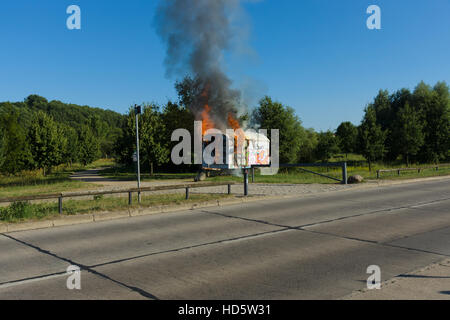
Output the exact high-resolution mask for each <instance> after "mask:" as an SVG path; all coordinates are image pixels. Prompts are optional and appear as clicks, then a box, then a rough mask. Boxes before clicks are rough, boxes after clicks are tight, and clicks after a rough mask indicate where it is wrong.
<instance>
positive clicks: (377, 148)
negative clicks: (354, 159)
mask: <svg viewBox="0 0 450 320" xmlns="http://www.w3.org/2000/svg"><path fill="white" fill-rule="evenodd" d="M358 139H359V152H360V153H361V154H362V155H363V156H364V158H366V160H367V161H368V162H369V171H372V162H373V161H376V160H380V159H382V158H383V156H384V154H385V152H386V149H385V146H384V142H385V140H386V132H385V131H383V130H382V129H381V126H380V125H379V124H377V118H376V113H375V109H374V107H373V106H372V105H369V106H368V107H367V108H366V109H365V115H364V119H363V121H362V123H361V125H360V127H359V130H358Z"/></svg>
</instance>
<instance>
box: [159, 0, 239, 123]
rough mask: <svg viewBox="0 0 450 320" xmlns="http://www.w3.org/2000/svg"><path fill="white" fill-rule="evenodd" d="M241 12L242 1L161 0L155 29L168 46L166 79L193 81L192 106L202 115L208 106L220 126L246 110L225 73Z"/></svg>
mask: <svg viewBox="0 0 450 320" xmlns="http://www.w3.org/2000/svg"><path fill="white" fill-rule="evenodd" d="M240 10H241V6H240V0H161V1H160V4H159V7H158V9H157V13H156V17H155V24H156V31H157V33H158V35H159V36H160V37H161V39H162V40H163V42H164V43H165V45H166V46H167V55H166V60H165V65H166V70H167V75H168V76H174V75H175V76H180V75H181V76H185V75H190V76H191V77H193V78H194V79H195V80H196V81H195V82H196V87H197V92H196V94H195V97H193V99H192V103H191V105H190V106H189V108H190V109H191V111H192V112H193V113H194V115H196V116H197V117H200V115H201V112H202V111H203V110H204V106H205V104H208V105H209V107H210V108H211V112H210V117H211V118H212V120H213V121H214V122H215V123H216V124H217V125H219V126H221V125H222V126H224V125H226V122H227V117H228V115H229V114H232V115H233V116H235V115H236V113H237V111H238V110H240V111H242V108H245V106H243V105H242V103H241V93H240V91H239V90H235V89H232V81H231V80H230V79H229V78H228V77H227V75H226V74H225V73H224V71H223V60H224V53H225V52H226V51H227V50H231V49H232V48H231V47H232V45H231V41H232V39H233V38H235V37H236V36H238V35H236V32H235V29H234V28H233V17H235V16H237V15H239V11H240ZM219 129H222V128H220V127H219Z"/></svg>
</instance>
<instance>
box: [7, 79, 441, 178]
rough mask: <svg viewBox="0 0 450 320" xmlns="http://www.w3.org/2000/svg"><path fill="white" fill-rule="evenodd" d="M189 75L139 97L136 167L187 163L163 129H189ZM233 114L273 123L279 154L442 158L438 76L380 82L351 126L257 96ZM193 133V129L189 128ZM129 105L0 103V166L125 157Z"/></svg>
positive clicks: (129, 149)
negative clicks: (431, 81)
mask: <svg viewBox="0 0 450 320" xmlns="http://www.w3.org/2000/svg"><path fill="white" fill-rule="evenodd" d="M192 83H193V81H192V80H191V79H185V80H184V81H182V82H179V83H177V84H176V89H177V91H178V101H177V102H176V103H174V102H170V101H169V102H168V103H167V104H166V105H164V106H162V107H160V106H158V105H156V104H147V105H145V106H144V108H143V114H142V116H141V118H140V126H139V130H140V132H139V135H140V141H141V145H140V150H141V154H140V155H141V161H142V164H143V169H144V170H148V171H150V172H153V170H154V169H155V167H158V168H160V169H163V170H178V171H179V170H193V169H194V167H191V166H183V167H176V166H174V165H173V164H171V162H170V153H171V150H172V148H173V147H174V145H175V144H176V143H175V142H171V139H170V138H171V134H172V132H173V131H174V130H175V129H178V128H186V129H188V130H189V131H190V132H191V133H193V123H194V116H193V115H192V113H191V112H190V111H189V108H188V106H189V104H190V103H191V100H192V96H193V95H195V92H193V90H195V88H194V87H193V86H192ZM241 122H247V125H248V126H250V127H252V128H254V129H257V128H259V127H260V128H264V129H268V130H269V132H270V129H279V130H280V162H281V163H293V162H314V161H327V160H329V159H330V158H332V157H333V156H334V155H336V154H338V153H345V154H348V153H357V154H361V155H363V156H364V157H365V158H366V159H367V160H368V162H369V166H370V165H371V164H372V163H373V162H374V161H380V160H382V161H385V162H394V161H404V162H405V163H407V164H409V163H411V162H423V163H430V162H442V161H446V160H449V159H450V90H449V87H448V86H447V85H446V84H445V83H443V82H439V83H437V84H436V85H435V86H434V87H430V86H429V85H427V84H425V83H423V82H421V83H420V84H419V85H418V86H417V87H416V88H415V89H414V91H413V92H410V91H409V90H408V89H401V90H398V91H396V92H394V93H392V94H389V92H388V91H386V90H380V92H379V93H378V95H377V96H376V97H375V99H374V101H373V102H372V103H370V104H369V105H368V106H367V107H366V109H365V114H364V117H363V119H362V121H361V124H360V125H359V126H355V125H353V124H352V123H351V122H343V123H341V124H340V125H339V127H338V128H337V129H336V130H335V131H333V132H332V131H326V132H316V131H314V130H313V129H306V128H304V127H303V126H302V122H301V120H300V119H299V117H298V116H297V115H296V114H295V111H294V110H293V109H292V108H290V107H288V106H285V105H283V104H282V103H280V102H277V101H273V100H272V99H271V98H270V97H264V98H263V99H261V101H260V102H259V105H258V106H257V107H256V108H255V109H254V110H253V112H252V113H250V114H247V115H244V116H243V117H242V118H241ZM192 136H193V134H192ZM135 141H136V137H135V117H134V111H133V109H130V110H129V112H128V114H126V115H120V114H118V113H115V112H112V111H105V110H101V109H94V108H89V107H80V106H77V105H68V104H63V103H62V102H59V101H51V102H48V101H47V100H46V99H45V98H42V97H39V96H36V95H32V96H29V97H28V98H27V99H25V101H24V102H19V103H0V172H3V173H10V174H13V173H16V172H19V171H21V170H24V169H35V168H39V169H43V170H44V172H48V170H50V169H51V168H52V167H53V166H56V165H59V164H62V163H72V162H81V163H84V164H87V163H90V162H92V161H93V160H95V159H97V158H99V157H109V156H113V157H115V158H116V159H117V160H118V161H119V162H120V163H123V164H128V165H130V164H132V154H133V152H134V151H135V149H136V142H135Z"/></svg>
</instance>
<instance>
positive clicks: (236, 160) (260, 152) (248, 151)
mask: <svg viewBox="0 0 450 320" xmlns="http://www.w3.org/2000/svg"><path fill="white" fill-rule="evenodd" d="M213 136H214V138H212V137H213ZM213 139H214V141H213V142H211V144H213V143H216V145H215V146H212V147H210V148H208V146H210V144H208V142H210V141H211V140H213ZM219 145H221V146H219ZM203 155H204V157H203V164H202V168H203V169H204V170H238V169H249V168H251V167H255V166H268V165H270V140H269V138H267V136H266V135H265V134H263V133H260V132H255V131H254V130H247V131H244V130H242V129H238V130H237V131H234V130H227V134H221V136H219V134H212V135H208V134H206V135H205V136H204V141H203Z"/></svg>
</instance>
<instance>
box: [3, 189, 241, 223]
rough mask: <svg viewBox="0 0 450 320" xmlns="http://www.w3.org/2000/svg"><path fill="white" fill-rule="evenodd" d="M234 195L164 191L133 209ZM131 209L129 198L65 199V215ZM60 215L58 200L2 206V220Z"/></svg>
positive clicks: (25, 219) (134, 206) (146, 198)
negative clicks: (167, 192) (56, 201)
mask: <svg viewBox="0 0 450 320" xmlns="http://www.w3.org/2000/svg"><path fill="white" fill-rule="evenodd" d="M227 197H232V196H230V195H228V194H191V195H190V198H189V199H188V200H186V199H185V195H184V194H162V195H149V196H144V195H143V196H142V201H141V204H140V205H139V204H137V196H135V197H134V199H133V203H134V204H133V205H132V206H131V207H132V208H146V207H153V206H159V205H168V204H171V205H181V204H188V203H198V202H204V201H208V200H217V199H222V198H227ZM128 208H129V205H128V197H97V198H96V199H95V200H67V201H64V202H63V214H64V215H75V214H86V213H93V212H101V211H120V210H126V209H128ZM56 216H59V214H58V204H57V203H39V204H30V203H28V202H16V203H13V204H11V205H10V206H8V207H4V208H0V221H3V222H10V223H16V222H23V221H28V220H42V219H49V218H54V217H56Z"/></svg>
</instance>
